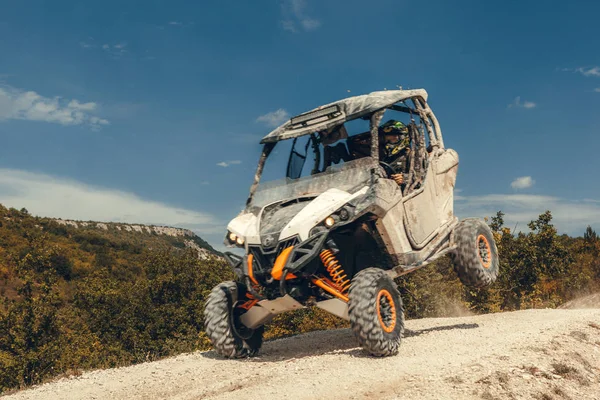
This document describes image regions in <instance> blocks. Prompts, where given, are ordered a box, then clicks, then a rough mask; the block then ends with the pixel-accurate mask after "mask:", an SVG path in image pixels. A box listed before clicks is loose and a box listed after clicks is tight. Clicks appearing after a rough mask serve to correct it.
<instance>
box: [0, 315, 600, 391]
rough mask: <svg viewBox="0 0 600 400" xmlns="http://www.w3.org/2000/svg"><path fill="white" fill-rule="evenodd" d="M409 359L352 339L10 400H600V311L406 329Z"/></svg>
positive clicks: (205, 356)
mask: <svg viewBox="0 0 600 400" xmlns="http://www.w3.org/2000/svg"><path fill="white" fill-rule="evenodd" d="M406 325H407V330H406V332H405V336H404V339H403V341H402V345H401V346H400V354H399V355H398V356H395V357H388V358H373V357H370V356H368V355H366V354H365V353H364V352H363V351H362V350H361V349H360V348H359V347H358V345H357V342H356V340H355V339H354V337H353V336H352V333H351V332H350V331H349V330H336V331H322V332H314V333H310V334H306V335H301V336H295V337H291V338H287V339H281V340H276V341H272V342H267V343H265V344H264V346H263V349H262V352H261V355H260V356H259V357H256V358H252V359H245V360H224V359H221V358H219V357H218V356H216V355H215V354H214V353H213V352H210V351H209V352H202V353H201V352H197V353H193V354H186V355H180V356H177V357H174V358H169V359H165V360H161V361H157V362H152V363H145V364H139V365H135V366H132V367H127V368H117V369H111V370H104V371H92V372H86V373H84V374H82V375H80V376H77V377H72V378H69V379H66V378H63V379H60V380H57V381H55V382H51V383H47V384H44V385H41V386H38V387H34V388H32V389H29V390H25V391H21V392H17V393H15V394H13V395H9V396H5V397H3V398H4V399H6V400H9V399H15V400H16V399H40V400H42V399H43V400H47V399H69V400H73V399H110V400H116V399H236V400H239V399H284V398H286V399H324V398H327V399H404V398H406V399H544V400H547V399H598V400H600V308H587V309H573V310H569V309H566V310H565V309H561V310H526V311H518V312H510V313H501V314H489V315H478V316H469V317H460V318H437V319H421V320H410V321H407V324H406Z"/></svg>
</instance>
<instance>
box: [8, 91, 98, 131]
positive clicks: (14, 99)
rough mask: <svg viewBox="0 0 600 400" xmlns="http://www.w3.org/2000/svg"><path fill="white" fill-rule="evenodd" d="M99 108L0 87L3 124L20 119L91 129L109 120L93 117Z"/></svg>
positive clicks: (91, 104) (94, 105)
mask: <svg viewBox="0 0 600 400" xmlns="http://www.w3.org/2000/svg"><path fill="white" fill-rule="evenodd" d="M97 108H98V105H97V104H96V103H93V102H88V103H81V102H79V100H75V99H73V100H67V99H63V98H61V97H58V96H56V97H53V98H49V97H44V96H41V95H39V94H38V93H36V92H34V91H23V90H20V89H16V88H13V87H10V86H4V87H0V121H2V120H9V119H20V120H29V121H43V122H51V123H57V124H61V125H81V124H87V125H90V126H92V128H99V127H100V126H102V125H108V124H109V121H108V120H106V119H103V118H100V117H97V116H94V115H92V114H91V113H92V112H93V111H95V110H96V109H97Z"/></svg>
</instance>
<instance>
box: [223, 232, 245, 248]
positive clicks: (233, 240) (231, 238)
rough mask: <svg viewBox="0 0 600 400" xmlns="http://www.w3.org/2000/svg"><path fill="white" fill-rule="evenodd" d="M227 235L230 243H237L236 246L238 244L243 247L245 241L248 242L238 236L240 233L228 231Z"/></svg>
mask: <svg viewBox="0 0 600 400" xmlns="http://www.w3.org/2000/svg"><path fill="white" fill-rule="evenodd" d="M226 237H227V242H228V243H229V244H230V245H235V246H238V247H243V246H244V243H245V242H246V240H245V239H244V238H243V237H241V236H238V235H236V234H235V233H233V232H227V236H226Z"/></svg>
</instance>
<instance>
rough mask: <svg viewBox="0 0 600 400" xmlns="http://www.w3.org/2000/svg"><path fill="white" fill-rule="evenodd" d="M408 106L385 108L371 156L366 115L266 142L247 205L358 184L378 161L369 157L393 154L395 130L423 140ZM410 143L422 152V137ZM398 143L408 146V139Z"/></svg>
mask: <svg viewBox="0 0 600 400" xmlns="http://www.w3.org/2000/svg"><path fill="white" fill-rule="evenodd" d="M414 107H415V104H414V103H413V104H408V102H406V101H401V102H399V103H397V104H394V105H391V106H389V107H387V108H385V115H384V117H385V118H383V119H381V121H380V122H379V127H378V130H379V139H378V141H379V154H376V155H375V154H373V155H372V154H371V151H372V148H371V132H370V120H371V118H370V117H371V115H366V116H365V117H364V118H356V119H353V120H349V121H346V122H345V123H343V124H339V125H336V126H333V127H330V128H328V129H327V130H326V131H320V132H313V133H310V134H305V135H304V136H299V137H296V138H293V139H287V140H280V141H277V142H272V143H269V144H268V145H270V146H271V147H269V148H267V145H266V147H265V151H266V153H263V157H262V158H261V159H262V160H263V163H262V164H261V163H259V171H258V174H257V175H256V177H255V181H254V184H253V186H252V188H251V190H250V193H251V194H250V198H249V201H250V203H249V204H253V205H261V204H263V205H264V204H267V203H269V202H273V201H277V200H281V199H285V198H291V197H297V196H302V195H318V194H320V193H322V192H324V191H326V190H328V189H330V188H338V189H341V190H348V189H350V188H353V187H355V186H359V185H360V184H361V183H362V182H365V181H366V180H367V179H368V177H369V176H370V170H371V168H372V166H375V167H376V166H377V165H378V162H377V161H376V160H375V159H374V158H377V159H379V160H382V161H384V162H388V161H387V160H388V159H389V158H390V157H392V158H394V157H396V156H393V154H396V152H395V150H398V149H400V147H399V146H400V144H401V143H404V142H403V141H401V142H399V140H400V136H398V135H399V134H400V132H409V128H410V132H413V133H414V134H415V135H416V136H414V135H413V136H411V137H413V138H415V139H416V138H417V137H421V138H423V139H425V138H424V136H425V135H424V130H425V129H424V128H425V127H424V124H423V121H421V119H420V115H419V114H418V112H417V111H416V110H415V108H414ZM390 126H393V127H396V128H390ZM398 127H400V128H398ZM428 128H429V127H428ZM395 129H399V131H395ZM403 129H404V130H403ZM390 131H391V132H390ZM394 132H396V133H394ZM417 133H418V135H417ZM404 135H407V137H408V136H410V134H408V133H405V134H404ZM394 139H396V141H394ZM406 140H408V139H406ZM411 140H412V139H411ZM411 143H412V142H411ZM415 145H417V146H418V147H419V148H422V149H423V151H424V149H425V147H429V146H428V145H429V143H426V142H425V141H422V142H421V143H415ZM402 146H408V147H410V143H408V144H403V145H402ZM413 150H414V147H413ZM411 151H412V150H411ZM390 154H391V155H390ZM399 154H400V153H399ZM388 155H390V157H388ZM372 157H374V158H372ZM388 166H389V165H388ZM405 167H406V168H404V169H408V166H405ZM403 172H408V171H403ZM259 181H260V184H259ZM253 197H254V198H253Z"/></svg>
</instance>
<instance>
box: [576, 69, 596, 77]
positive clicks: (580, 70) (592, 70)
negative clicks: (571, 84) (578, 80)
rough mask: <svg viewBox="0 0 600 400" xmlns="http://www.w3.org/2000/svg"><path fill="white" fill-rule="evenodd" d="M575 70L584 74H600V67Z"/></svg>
mask: <svg viewBox="0 0 600 400" xmlns="http://www.w3.org/2000/svg"><path fill="white" fill-rule="evenodd" d="M575 72H579V73H580V74H582V75H583V76H600V67H591V68H577V69H575Z"/></svg>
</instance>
